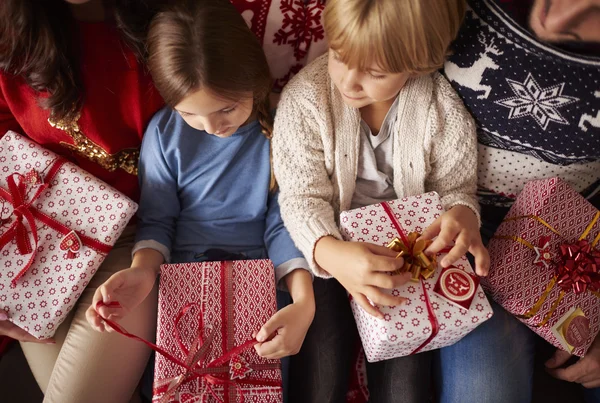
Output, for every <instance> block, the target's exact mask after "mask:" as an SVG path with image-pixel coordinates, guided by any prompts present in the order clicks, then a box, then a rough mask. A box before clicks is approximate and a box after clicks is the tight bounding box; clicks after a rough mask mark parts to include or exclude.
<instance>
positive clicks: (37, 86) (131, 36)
mask: <svg viewBox="0 0 600 403" xmlns="http://www.w3.org/2000/svg"><path fill="white" fill-rule="evenodd" d="M165 2H166V0H115V1H113V2H111V4H112V3H114V7H113V8H111V10H112V11H113V13H114V15H113V17H114V21H115V23H116V25H117V27H118V28H119V30H120V31H121V35H122V37H123V40H124V42H125V43H126V44H127V45H128V46H129V47H130V48H131V49H132V50H133V51H134V53H135V54H136V55H137V56H138V59H140V60H142V61H143V60H144V59H145V41H146V31H147V28H148V23H149V21H150V20H151V19H152V16H153V15H155V14H156V12H157V11H158V9H159V7H160V5H161V4H162V3H165ZM76 35H78V32H77V25H76V24H75V21H74V19H73V17H72V16H71V11H70V9H69V5H68V4H67V3H66V2H65V1H64V0H53V1H52V0H2V1H1V2H0V70H2V71H4V72H6V73H8V74H11V75H14V76H22V77H23V78H24V79H25V81H26V82H27V84H28V85H29V86H30V87H31V88H33V89H34V90H36V91H38V92H42V91H47V92H48V96H47V97H45V96H44V97H40V99H39V103H40V105H41V106H42V107H43V108H45V109H50V113H51V115H52V117H53V118H55V119H57V120H62V119H71V118H74V117H75V116H76V115H77V113H78V112H79V111H80V110H81V107H82V105H83V97H84V88H83V83H82V81H81V75H80V71H79V65H80V63H79V59H78V57H79V49H77V46H76V42H75V41H74V40H73V39H74V38H76Z"/></svg>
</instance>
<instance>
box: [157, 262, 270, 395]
mask: <svg viewBox="0 0 600 403" xmlns="http://www.w3.org/2000/svg"><path fill="white" fill-rule="evenodd" d="M274 272H275V271H274V268H273V264H272V263H271V261H269V260H241V261H230V262H205V263H185V264H170V265H164V266H162V268H161V276H160V286H159V307H158V329H157V337H156V339H157V340H156V344H157V345H158V346H160V348H161V349H162V350H164V351H165V352H166V353H167V355H163V354H157V356H156V366H155V374H154V397H153V401H154V402H161V403H163V402H181V403H183V402H203V403H204V402H206V403H208V402H242V401H243V402H248V403H249V402H256V403H259V402H260V403H275V402H282V389H281V369H280V362H279V360H267V359H265V358H262V357H260V356H258V354H256V351H255V350H254V348H253V346H254V344H255V343H256V341H255V340H254V339H253V337H252V333H253V332H255V331H258V330H259V329H260V328H261V326H262V325H263V324H265V323H266V322H267V320H268V319H269V318H271V316H272V315H273V314H274V313H275V312H276V310H277V306H276V299H275V275H274ZM172 358H174V359H172ZM178 362H179V363H178ZM181 363H184V364H186V366H187V368H186V366H183V365H181Z"/></svg>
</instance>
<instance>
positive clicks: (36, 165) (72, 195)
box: [0, 132, 137, 339]
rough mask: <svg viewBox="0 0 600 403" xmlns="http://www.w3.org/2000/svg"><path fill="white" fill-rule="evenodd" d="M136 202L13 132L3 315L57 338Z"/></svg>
mask: <svg viewBox="0 0 600 403" xmlns="http://www.w3.org/2000/svg"><path fill="white" fill-rule="evenodd" d="M136 210H137V204H136V203H134V202H133V201H131V200H130V199H128V198H127V197H126V196H124V195H123V194H122V193H120V192H118V191H117V190H115V189H113V188H112V187H110V186H108V185H107V184H105V183H104V182H102V181H100V180H98V179H96V178H95V177H93V176H91V175H90V174H88V173H87V172H85V171H83V170H82V169H80V168H79V167H77V166H76V165H74V164H72V163H70V162H68V161H66V160H64V159H62V158H61V157H58V156H57V155H56V154H54V153H52V152H51V151H48V150H45V149H44V148H42V147H41V146H39V145H38V144H36V143H34V142H32V141H31V140H29V139H27V138H25V137H23V136H20V135H18V134H16V133H14V132H8V133H6V134H5V135H4V136H3V137H2V138H1V139H0V309H2V310H4V311H5V312H6V314H7V315H8V317H9V320H10V321H11V322H13V323H14V324H16V325H17V326H19V327H20V328H22V329H24V330H26V331H27V332H29V333H30V334H32V335H33V336H35V337H37V338H39V339H46V338H50V337H52V335H53V334H54V332H55V331H56V328H57V327H58V326H59V325H60V324H61V323H62V322H63V320H64V319H65V318H66V316H67V315H68V313H69V311H70V310H71V309H72V308H73V306H74V305H75V303H76V302H77V300H78V299H79V297H80V296H81V293H82V292H83V290H84V289H85V287H86V286H87V285H88V283H89V281H90V279H91V278H92V276H93V275H94V274H95V272H96V270H97V269H98V267H99V266H100V264H101V263H102V261H103V260H104V258H105V257H106V255H107V254H108V252H110V250H111V248H112V246H113V245H114V244H115V242H116V241H117V239H118V238H119V236H120V235H121V233H122V231H123V230H124V229H125V227H126V225H127V223H128V222H129V220H130V219H131V217H132V216H133V215H134V214H135V212H136Z"/></svg>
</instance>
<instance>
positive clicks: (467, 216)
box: [421, 205, 490, 276]
mask: <svg viewBox="0 0 600 403" xmlns="http://www.w3.org/2000/svg"><path fill="white" fill-rule="evenodd" d="M436 236H437V238H436V239H435V240H434V241H433V243H432V244H431V245H430V246H429V248H427V250H426V251H425V252H427V253H428V254H435V253H438V252H439V251H440V250H442V249H444V248H445V247H447V246H448V245H452V244H453V243H454V246H453V247H452V249H451V250H450V252H449V253H448V254H447V255H446V256H444V258H443V259H442V261H441V265H442V267H448V266H450V265H451V264H452V263H454V262H456V261H457V260H458V259H460V257H461V256H463V255H464V254H465V253H467V252H471V254H472V255H473V256H474V257H475V272H476V273H477V274H478V275H479V276H487V274H488V271H489V269H490V255H489V254H488V251H487V249H486V248H485V246H483V242H482V241H481V234H480V233H479V223H478V222H477V216H476V215H475V213H474V212H473V210H471V209H470V208H469V207H467V206H462V205H456V206H454V207H452V208H451V209H450V210H448V211H447V212H445V213H444V214H442V215H441V217H439V218H438V219H437V220H435V221H434V222H433V224H431V225H430V226H429V227H428V228H427V229H426V230H425V232H423V235H422V236H421V238H424V239H432V238H434V237H436Z"/></svg>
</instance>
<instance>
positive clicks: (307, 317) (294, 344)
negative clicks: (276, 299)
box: [253, 298, 315, 359]
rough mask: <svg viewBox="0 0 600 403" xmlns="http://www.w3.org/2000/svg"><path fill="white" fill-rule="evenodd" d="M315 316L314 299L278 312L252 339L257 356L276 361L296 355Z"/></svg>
mask: <svg viewBox="0 0 600 403" xmlns="http://www.w3.org/2000/svg"><path fill="white" fill-rule="evenodd" d="M314 316H315V303H314V299H313V300H312V301H311V300H310V299H308V298H307V299H306V300H301V301H297V302H294V303H293V304H291V305H288V306H286V307H285V308H283V309H281V310H279V311H278V312H277V313H275V315H273V316H272V317H271V319H269V320H268V321H267V323H265V324H264V325H263V327H262V328H261V329H260V330H259V331H258V332H257V333H255V334H253V337H256V339H257V340H258V341H259V343H258V344H256V345H255V346H254V348H255V349H256V352H257V353H258V355H260V356H261V357H264V358H268V359H278V358H282V357H286V356H288V355H294V354H297V353H298V352H299V351H300V347H302V342H304V337H305V336H306V332H307V331H308V328H309V327H310V324H311V323H312V320H313V317H314Z"/></svg>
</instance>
